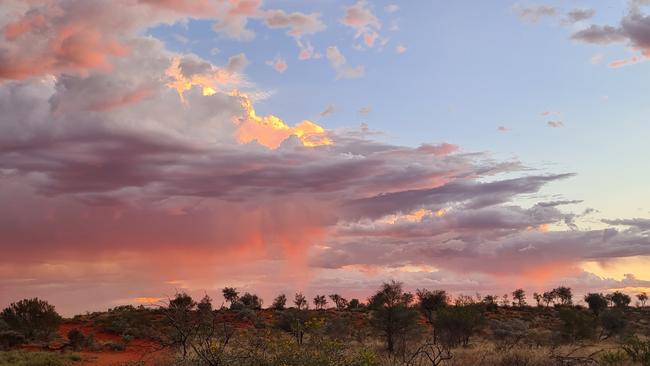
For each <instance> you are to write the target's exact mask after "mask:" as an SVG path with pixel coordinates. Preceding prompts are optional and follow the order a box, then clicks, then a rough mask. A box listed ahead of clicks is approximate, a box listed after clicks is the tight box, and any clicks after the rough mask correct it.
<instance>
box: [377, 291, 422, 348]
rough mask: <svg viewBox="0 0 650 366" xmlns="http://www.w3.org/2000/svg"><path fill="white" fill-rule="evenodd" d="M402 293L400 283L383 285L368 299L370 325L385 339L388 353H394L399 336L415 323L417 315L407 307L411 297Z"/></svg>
mask: <svg viewBox="0 0 650 366" xmlns="http://www.w3.org/2000/svg"><path fill="white" fill-rule="evenodd" d="M409 295H410V294H409V293H406V292H404V290H403V288H402V283H401V282H395V281H391V282H390V283H384V284H383V285H382V286H381V288H380V289H379V291H377V292H376V293H375V294H374V295H372V296H371V297H370V299H368V307H369V308H370V310H371V317H370V323H371V325H372V326H373V327H374V328H375V329H377V330H378V331H379V332H381V333H382V335H383V336H384V337H385V339H386V348H387V349H388V352H389V353H393V352H394V351H395V343H396V341H397V339H398V338H399V337H400V336H404V335H405V334H406V333H407V332H408V330H409V329H410V328H412V327H414V326H415V325H416V323H417V317H418V313H417V311H416V310H414V309H413V308H411V307H409V302H410V301H412V299H413V295H410V296H409Z"/></svg>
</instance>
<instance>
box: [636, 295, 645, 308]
mask: <svg viewBox="0 0 650 366" xmlns="http://www.w3.org/2000/svg"><path fill="white" fill-rule="evenodd" d="M636 298H637V299H639V301H640V302H641V306H642V307H645V303H646V301H648V294H647V293H646V292H642V293H640V294H637V295H636Z"/></svg>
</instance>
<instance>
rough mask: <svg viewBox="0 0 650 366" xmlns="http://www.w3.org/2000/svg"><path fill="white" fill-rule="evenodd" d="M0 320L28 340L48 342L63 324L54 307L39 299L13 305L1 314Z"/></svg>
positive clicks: (25, 300)
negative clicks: (60, 324)
mask: <svg viewBox="0 0 650 366" xmlns="http://www.w3.org/2000/svg"><path fill="white" fill-rule="evenodd" d="M0 319H2V320H3V321H4V322H5V323H6V324H7V326H8V327H9V329H10V330H13V331H15V332H18V333H20V334H22V335H23V336H24V337H25V339H26V340H48V339H49V338H50V337H51V336H52V335H54V334H55V333H56V330H57V327H58V326H59V323H60V322H61V316H59V314H58V313H57V312H56V310H55V308H54V305H51V304H49V303H48V302H47V301H44V300H40V299H38V298H33V299H24V300H20V301H18V302H14V303H11V304H10V305H9V306H8V307H7V308H5V309H4V310H3V311H2V313H0Z"/></svg>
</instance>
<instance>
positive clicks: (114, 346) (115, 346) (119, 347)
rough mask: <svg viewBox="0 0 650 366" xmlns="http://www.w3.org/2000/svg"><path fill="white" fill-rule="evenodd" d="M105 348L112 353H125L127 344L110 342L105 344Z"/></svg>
mask: <svg viewBox="0 0 650 366" xmlns="http://www.w3.org/2000/svg"><path fill="white" fill-rule="evenodd" d="M104 347H105V348H106V349H108V350H111V351H119V352H121V351H124V350H126V344H125V343H124V342H109V343H106V344H104Z"/></svg>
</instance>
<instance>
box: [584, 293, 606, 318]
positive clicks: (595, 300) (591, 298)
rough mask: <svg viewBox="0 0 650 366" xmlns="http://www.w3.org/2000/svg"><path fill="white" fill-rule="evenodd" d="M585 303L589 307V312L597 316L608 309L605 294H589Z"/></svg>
mask: <svg viewBox="0 0 650 366" xmlns="http://www.w3.org/2000/svg"><path fill="white" fill-rule="evenodd" d="M585 302H586V303H587V305H588V306H589V310H591V311H593V312H594V314H595V315H598V314H600V313H601V312H602V311H603V310H605V309H607V298H605V296H603V294H599V293H588V294H586V295H585Z"/></svg>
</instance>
